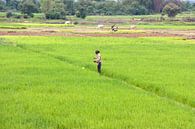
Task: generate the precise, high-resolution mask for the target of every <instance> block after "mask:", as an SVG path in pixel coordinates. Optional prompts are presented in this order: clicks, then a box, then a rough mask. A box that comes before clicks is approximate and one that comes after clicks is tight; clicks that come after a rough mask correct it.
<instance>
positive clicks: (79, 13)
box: [76, 7, 86, 19]
mask: <svg viewBox="0 0 195 129" xmlns="http://www.w3.org/2000/svg"><path fill="white" fill-rule="evenodd" d="M76 17H79V18H82V19H85V17H86V11H85V9H84V8H83V7H81V8H80V9H79V10H78V11H76Z"/></svg>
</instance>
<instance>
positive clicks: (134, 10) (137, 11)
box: [126, 1, 149, 15]
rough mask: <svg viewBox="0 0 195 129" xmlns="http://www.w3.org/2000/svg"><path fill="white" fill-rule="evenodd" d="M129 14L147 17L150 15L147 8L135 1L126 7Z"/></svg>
mask: <svg viewBox="0 0 195 129" xmlns="http://www.w3.org/2000/svg"><path fill="white" fill-rule="evenodd" d="M126 9H127V12H128V13H129V14H131V15H146V14H149V12H148V10H147V9H146V8H145V6H143V5H140V3H139V2H137V1H135V2H133V3H132V4H130V5H129V6H128V5H127V6H126Z"/></svg>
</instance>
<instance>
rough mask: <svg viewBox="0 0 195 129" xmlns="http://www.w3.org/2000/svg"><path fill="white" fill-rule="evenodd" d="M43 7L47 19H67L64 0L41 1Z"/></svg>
mask: <svg viewBox="0 0 195 129" xmlns="http://www.w3.org/2000/svg"><path fill="white" fill-rule="evenodd" d="M41 8H42V10H43V11H44V13H45V16H46V18H47V19H65V18H66V12H65V5H64V3H63V1H62V0H54V1H51V0H45V1H43V2H42V3H41Z"/></svg>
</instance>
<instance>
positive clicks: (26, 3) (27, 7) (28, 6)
mask: <svg viewBox="0 0 195 129" xmlns="http://www.w3.org/2000/svg"><path fill="white" fill-rule="evenodd" d="M20 10H21V12H22V13H23V14H27V15H29V16H30V17H33V14H32V13H35V12H38V7H37V5H36V3H35V2H34V0H23V1H22V2H21V4H20Z"/></svg>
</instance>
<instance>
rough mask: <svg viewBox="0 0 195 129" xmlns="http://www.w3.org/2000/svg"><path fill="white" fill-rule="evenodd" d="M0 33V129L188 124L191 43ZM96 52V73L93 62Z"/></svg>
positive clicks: (193, 116) (193, 115) (140, 128)
mask: <svg viewBox="0 0 195 129" xmlns="http://www.w3.org/2000/svg"><path fill="white" fill-rule="evenodd" d="M1 38H3V42H4V43H3V44H4V45H0V59H1V61H0V66H1V69H0V82H1V83H0V107H1V110H0V115H1V117H0V128H3V129H10V128H14V129H26V128H32V129H36V128H43V129H45V128H48V129H49V128H59V129H64V128H68V129H105V128H106V129H108V128H109V129H116V128H117V129H126V128H127V129H131V128H135V129H136V128H137V129H146V128H150V129H162V128H163V129H172V128H176V129H177V128H178V129H179V128H187V129H194V127H195V122H194V121H195V112H194V105H193V104H192V102H193V101H194V94H193V92H194V81H193V79H194V77H195V75H194V73H195V72H194V70H195V67H194V65H193V64H194V47H195V46H194V45H195V44H194V43H195V42H194V41H186V40H185V41H184V40H182V39H180V38H136V39H130V38H98V37H97V38H83V37H80V38H76V37H74V38H67V37H41V36H34V37H30V36H21V37H16V36H4V37H1ZM0 42H2V41H1V40H0ZM6 44H7V45H6ZM12 44H13V45H12ZM96 49H100V51H101V54H102V59H103V62H102V63H103V73H102V75H99V74H97V72H96V65H95V64H93V62H92V61H93V56H94V50H96ZM170 93H171V94H170ZM177 97H178V99H177ZM179 98H186V100H185V101H180V99H179Z"/></svg>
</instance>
